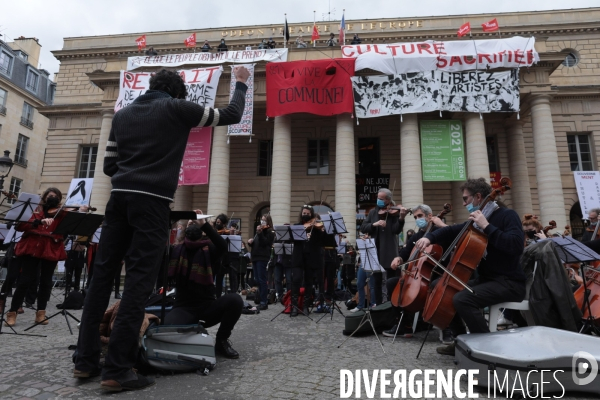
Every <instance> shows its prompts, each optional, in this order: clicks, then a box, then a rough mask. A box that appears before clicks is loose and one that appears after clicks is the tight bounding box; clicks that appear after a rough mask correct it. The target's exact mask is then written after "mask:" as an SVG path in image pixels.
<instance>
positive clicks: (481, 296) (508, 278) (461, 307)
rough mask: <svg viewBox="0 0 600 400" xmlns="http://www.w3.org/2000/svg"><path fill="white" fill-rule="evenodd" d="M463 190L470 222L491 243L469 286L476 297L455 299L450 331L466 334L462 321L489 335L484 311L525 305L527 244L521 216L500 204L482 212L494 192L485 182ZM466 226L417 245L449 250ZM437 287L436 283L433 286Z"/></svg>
mask: <svg viewBox="0 0 600 400" xmlns="http://www.w3.org/2000/svg"><path fill="white" fill-rule="evenodd" d="M460 190H461V191H462V194H463V206H465V207H466V208H467V210H468V211H469V220H471V221H473V222H474V223H475V225H476V226H475V228H476V229H479V230H481V231H483V233H485V234H486V235H487V240H488V242H487V247H486V253H485V255H484V257H483V258H482V259H481V261H480V262H479V265H478V266H477V272H478V277H477V278H476V279H471V280H470V281H469V282H468V285H469V287H471V288H472V289H473V291H474V292H475V293H471V292H470V291H468V290H462V291H460V292H458V293H457V294H456V295H455V296H454V298H453V305H454V307H455V309H456V315H455V317H454V319H453V320H452V322H451V323H450V327H449V328H450V330H451V333H452V335H453V337H456V336H458V335H459V334H463V333H465V329H464V326H463V324H462V322H461V319H462V320H463V321H464V322H465V323H466V325H467V327H468V328H469V331H470V332H471V333H485V332H489V328H488V325H487V322H486V320H485V318H484V316H483V314H482V313H481V309H482V308H484V307H487V306H491V305H494V304H498V303H502V302H507V301H515V302H520V301H523V299H524V298H525V281H526V278H525V274H524V273H523V271H522V269H521V266H520V263H519V259H520V257H521V254H522V253H523V243H524V241H525V236H524V233H523V228H522V226H521V219H520V218H519V215H518V214H517V213H516V212H515V211H513V210H510V209H508V208H500V207H499V206H498V205H497V203H496V202H489V203H488V204H487V205H486V206H485V208H484V209H483V210H480V209H479V205H480V204H481V203H483V201H484V199H485V198H486V196H487V195H488V194H490V193H491V191H492V187H491V186H490V185H489V184H488V183H487V182H486V181H485V179H484V178H479V179H469V180H468V181H467V182H466V183H465V184H463V185H462V186H461V187H460ZM464 224H466V223H464ZM464 224H458V225H452V226H448V227H445V228H442V229H438V230H436V231H435V232H430V233H429V234H427V236H426V237H424V238H421V239H419V240H418V241H417V243H416V247H417V248H418V249H420V250H422V249H424V248H426V247H427V246H429V245H430V244H432V243H438V244H440V245H442V247H448V246H449V244H450V243H452V241H453V239H454V238H455V237H456V236H457V235H458V234H459V232H460V231H461V229H462V228H463V226H464ZM436 283H437V282H436V281H434V282H432V285H435V284H436ZM454 349H455V342H454V341H453V342H452V344H449V345H448V346H442V347H438V349H437V352H438V353H439V354H444V355H454Z"/></svg>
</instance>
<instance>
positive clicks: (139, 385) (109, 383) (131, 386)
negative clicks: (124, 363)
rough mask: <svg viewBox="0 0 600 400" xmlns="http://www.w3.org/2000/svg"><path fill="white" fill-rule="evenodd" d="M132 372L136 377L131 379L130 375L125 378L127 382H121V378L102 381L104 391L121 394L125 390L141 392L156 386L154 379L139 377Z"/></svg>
mask: <svg viewBox="0 0 600 400" xmlns="http://www.w3.org/2000/svg"><path fill="white" fill-rule="evenodd" d="M131 372H132V373H133V374H134V376H135V377H134V378H133V379H131V377H130V375H131V374H129V373H128V374H127V377H126V378H124V379H127V380H121V379H119V378H116V379H106V380H103V381H102V383H101V384H100V386H101V387H102V389H104V390H108V391H109V392H121V391H123V390H141V389H145V388H147V387H150V386H152V385H154V383H155V382H154V379H152V378H149V377H147V376H143V375H139V374H137V373H135V372H134V371H131Z"/></svg>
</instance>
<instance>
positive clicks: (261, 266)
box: [248, 214, 275, 310]
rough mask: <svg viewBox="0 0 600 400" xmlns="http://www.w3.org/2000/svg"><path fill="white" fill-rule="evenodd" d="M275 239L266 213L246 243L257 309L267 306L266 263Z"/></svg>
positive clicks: (271, 224)
mask: <svg viewBox="0 0 600 400" xmlns="http://www.w3.org/2000/svg"><path fill="white" fill-rule="evenodd" d="M274 241H275V231H274V230H273V220H272V219H271V216H270V215H268V214H265V215H263V216H262V217H261V218H260V225H258V226H257V227H256V234H255V235H254V238H252V239H250V240H248V245H249V246H250V247H252V250H251V252H250V257H251V259H252V270H253V272H252V274H253V276H254V280H255V281H257V282H258V293H259V295H260V304H259V306H258V309H259V310H266V309H268V308H269V306H268V303H267V296H268V294H269V289H268V287H267V264H268V263H269V260H270V259H271V248H272V247H273V242H274Z"/></svg>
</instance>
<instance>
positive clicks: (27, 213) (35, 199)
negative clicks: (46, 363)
mask: <svg viewBox="0 0 600 400" xmlns="http://www.w3.org/2000/svg"><path fill="white" fill-rule="evenodd" d="M27 200H30V205H26V204H25V203H26V202H27ZM40 201H41V197H40V196H39V195H37V194H31V193H21V194H20V195H19V198H18V200H17V201H16V202H15V204H13V206H12V208H11V209H10V210H8V212H7V213H6V217H4V219H6V220H9V221H17V220H19V221H29V218H31V216H32V215H33V211H34V210H35V209H36V208H37V206H38V205H39V204H40ZM21 212H23V215H22V216H21V219H18V218H19V215H20V214H21Z"/></svg>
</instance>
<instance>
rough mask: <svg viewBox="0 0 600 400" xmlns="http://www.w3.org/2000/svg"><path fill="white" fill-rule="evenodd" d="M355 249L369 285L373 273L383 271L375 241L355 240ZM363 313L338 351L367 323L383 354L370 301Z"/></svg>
mask: <svg viewBox="0 0 600 400" xmlns="http://www.w3.org/2000/svg"><path fill="white" fill-rule="evenodd" d="M356 247H357V248H358V251H359V252H360V259H361V260H362V262H363V269H364V270H365V272H366V273H367V280H366V282H365V284H366V285H369V280H370V279H371V276H372V275H373V274H374V273H382V272H383V271H384V269H383V267H382V266H381V265H380V264H379V260H378V258H377V247H376V245H375V239H366V240H365V239H356ZM364 313H365V315H363V317H362V319H361V321H360V324H359V325H358V327H357V328H356V329H355V330H354V332H352V333H351V334H350V336H348V337H347V338H346V339H344V341H343V342H342V343H340V345H339V346H338V349H339V348H340V347H342V345H343V344H344V343H346V341H347V340H348V339H350V338H351V337H352V336H353V335H354V334H355V333H356V332H358V331H359V330H360V328H362V326H363V325H364V324H366V323H367V322H369V323H370V324H371V328H372V329H373V333H374V334H375V337H376V338H377V341H378V342H379V345H380V346H381V350H383V352H384V353H385V349H384V348H383V343H381V340H380V339H379V336H378V335H377V331H376V330H375V325H374V324H373V318H372V317H371V302H370V301H369V302H368V306H367V310H366V311H365V312H364Z"/></svg>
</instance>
